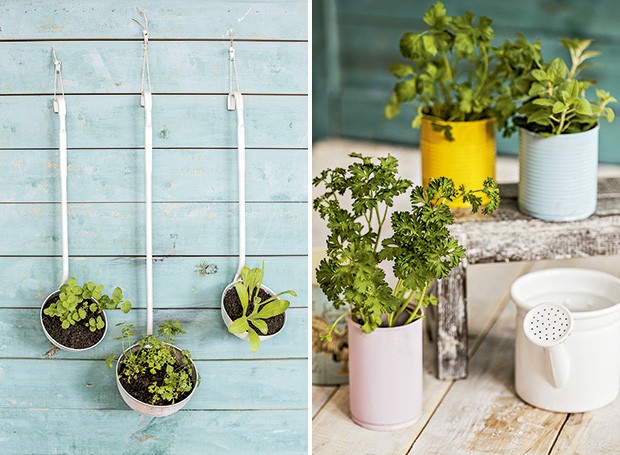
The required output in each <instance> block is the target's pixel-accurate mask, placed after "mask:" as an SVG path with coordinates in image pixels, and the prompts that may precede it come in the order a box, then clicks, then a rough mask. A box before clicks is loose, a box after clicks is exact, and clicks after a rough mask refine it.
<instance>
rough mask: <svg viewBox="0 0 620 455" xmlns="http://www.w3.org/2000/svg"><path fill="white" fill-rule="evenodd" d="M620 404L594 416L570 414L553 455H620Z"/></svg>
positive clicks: (596, 412)
mask: <svg viewBox="0 0 620 455" xmlns="http://www.w3.org/2000/svg"><path fill="white" fill-rule="evenodd" d="M618 422H620V400H616V401H614V402H613V403H612V404H610V405H609V406H606V407H604V408H602V409H598V410H596V411H594V412H586V413H578V414H570V415H569V417H568V420H567V421H566V423H565V424H564V426H563V427H562V432H561V433H560V436H559V437H558V440H557V441H556V443H555V444H554V446H553V450H552V451H551V455H563V454H583V455H586V454H590V453H596V454H608V455H613V454H616V453H618V449H619V448H620V437H619V436H618V432H617V431H616V429H617V428H618Z"/></svg>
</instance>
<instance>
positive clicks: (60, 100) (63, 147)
mask: <svg viewBox="0 0 620 455" xmlns="http://www.w3.org/2000/svg"><path fill="white" fill-rule="evenodd" d="M52 55H53V57H54V112H55V113H57V114H58V119H59V125H58V153H59V163H58V165H59V169H60V220H61V221H60V224H61V239H62V240H61V243H62V280H61V283H60V284H61V286H62V285H63V284H66V283H67V281H68V280H69V215H68V197H67V103H66V101H65V87H64V83H63V80H62V72H61V68H60V66H61V63H60V60H58V58H57V57H56V51H55V49H54V48H53V47H52ZM57 81H58V82H59V84H57ZM57 85H60V92H61V95H57V94H56V87H57ZM58 295H60V289H59V290H57V291H54V292H52V293H51V294H50V295H49V296H47V298H46V299H45V300H44V301H43V304H42V305H41V311H40V314H39V318H40V320H41V327H43V332H44V333H45V336H46V337H47V339H48V340H49V341H50V342H51V343H52V344H53V345H54V346H56V347H57V348H60V349H62V350H64V351H71V352H80V351H86V350H88V349H92V348H94V347H95V346H97V345H98V344H99V343H101V341H102V340H103V339H104V338H105V335H106V333H107V331H108V320H107V318H106V315H105V312H102V318H103V321H104V322H105V329H104V332H103V336H102V337H101V339H100V340H99V341H98V342H97V343H95V344H94V345H92V346H90V347H88V348H81V349H76V348H71V347H68V346H65V345H63V344H61V343H59V342H58V341H56V340H55V339H54V338H52V336H51V335H50V334H49V333H48V331H47V329H46V328H45V325H44V324H43V309H44V307H45V304H46V303H47V302H49V301H50V300H51V299H53V298H56V297H58ZM93 300H94V299H93Z"/></svg>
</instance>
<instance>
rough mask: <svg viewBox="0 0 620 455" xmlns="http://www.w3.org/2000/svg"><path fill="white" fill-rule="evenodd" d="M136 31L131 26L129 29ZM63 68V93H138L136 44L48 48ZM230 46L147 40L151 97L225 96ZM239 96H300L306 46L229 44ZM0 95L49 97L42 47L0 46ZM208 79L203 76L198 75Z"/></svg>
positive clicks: (39, 44) (76, 43)
mask: <svg viewBox="0 0 620 455" xmlns="http://www.w3.org/2000/svg"><path fill="white" fill-rule="evenodd" d="M136 28H137V26H136ZM53 44H54V46H55V49H56V53H57V55H58V58H59V59H60V60H61V61H62V74H63V81H64V87H65V93H67V94H71V93H131V94H138V93H140V77H139V76H140V74H139V72H136V69H138V70H139V69H140V68H141V66H142V43H141V42H136V41H98V42H92V41H70V42H55V43H53ZM229 47H230V44H229V42H227V41H221V42H204V41H153V42H152V43H151V44H150V45H149V56H150V65H151V67H152V68H157V70H156V71H153V74H152V76H151V81H152V84H153V92H154V93H161V92H165V93H221V94H223V93H228V49H229ZM235 52H236V56H237V69H238V72H239V83H240V85H241V89H242V90H243V93H244V94H246V93H248V94H250V93H262V94H282V93H289V94H306V93H307V87H308V71H307V67H308V54H307V43H305V42H300V43H298V42H279V43H270V42H263V41H259V42H245V41H241V42H239V43H235ZM0 61H2V62H4V63H3V64H2V66H1V67H0V94H11V95H16V94H27V93H38V94H50V95H51V94H52V93H53V84H52V79H51V78H52V67H51V62H52V50H51V46H50V44H49V43H48V42H35V43H32V42H28V43H24V42H18V43H9V44H4V45H2V46H0ZM206 74H208V77H205V75H206Z"/></svg>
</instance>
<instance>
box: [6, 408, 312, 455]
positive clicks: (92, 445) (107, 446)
mask: <svg viewBox="0 0 620 455" xmlns="http://www.w3.org/2000/svg"><path fill="white" fill-rule="evenodd" d="M0 438H1V439H2V442H3V447H5V448H14V449H15V452H14V453H20V454H40V453H42V450H44V451H45V452H44V453H58V454H60V453H62V454H67V455H82V454H85V453H88V454H92V455H97V454H103V455H107V454H110V453H115V454H123V455H130V454H131V455H164V454H172V453H187V454H190V453H191V454H194V453H195V454H205V455H210V454H234V453H244V454H266V455H270V454H274V453H278V454H303V453H307V444H308V434H307V411H305V410H282V411H277V412H274V411H236V412H230V411H184V410H181V411H179V412H178V413H176V414H174V415H172V416H169V417H164V418H149V417H144V416H141V415H139V414H137V413H135V412H133V411H97V410H95V411H90V410H74V409H66V410H58V411H55V410H48V409H32V410H28V409H10V410H3V411H2V412H0Z"/></svg>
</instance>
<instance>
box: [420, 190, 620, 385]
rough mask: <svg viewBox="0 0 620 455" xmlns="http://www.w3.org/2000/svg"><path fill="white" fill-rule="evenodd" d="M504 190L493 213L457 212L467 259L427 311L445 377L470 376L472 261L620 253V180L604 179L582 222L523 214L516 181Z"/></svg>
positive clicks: (438, 289) (439, 366)
mask: <svg viewBox="0 0 620 455" xmlns="http://www.w3.org/2000/svg"><path fill="white" fill-rule="evenodd" d="M500 194H501V198H502V201H501V204H500V208H499V209H498V210H497V212H495V213H494V214H493V215H490V216H480V215H471V214H469V213H466V212H462V211H459V212H458V213H456V214H455V224H454V225H453V226H452V227H451V231H452V232H453V233H454V234H455V235H456V236H457V238H458V239H459V241H460V242H461V244H462V245H463V246H464V247H465V248H466V250H467V259H466V260H464V261H463V262H462V263H461V265H460V266H459V267H457V268H455V269H454V270H453V271H452V272H451V273H450V275H448V277H447V278H445V279H443V280H440V281H438V282H437V283H436V285H435V289H434V292H435V293H436V295H437V298H438V301H439V303H438V305H437V306H436V307H429V308H428V309H427V316H428V318H427V326H428V329H429V334H430V336H431V339H432V340H433V341H435V349H436V354H437V355H436V359H437V377H438V378H439V379H462V378H465V377H467V364H468V358H467V352H468V351H467V349H468V347H467V287H466V286H467V267H468V266H469V265H472V264H484V263H493V262H494V263H498V262H516V261H539V260H546V259H553V260H559V259H570V258H579V257H591V256H611V255H618V254H620V178H607V179H602V180H599V185H598V204H597V209H596V213H595V214H594V215H592V216H591V217H590V218H588V219H585V220H582V221H573V222H565V223H549V222H545V221H541V220H537V219H534V218H530V217H528V216H526V215H524V214H522V213H521V212H519V210H518V208H517V185H516V184H506V185H500ZM489 285H492V283H489Z"/></svg>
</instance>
